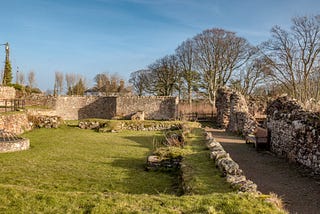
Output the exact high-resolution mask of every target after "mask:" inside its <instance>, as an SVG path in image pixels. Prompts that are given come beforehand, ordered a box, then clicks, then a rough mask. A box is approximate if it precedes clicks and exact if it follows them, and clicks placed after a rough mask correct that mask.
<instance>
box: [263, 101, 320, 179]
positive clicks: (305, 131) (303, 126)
mask: <svg viewBox="0 0 320 214" xmlns="http://www.w3.org/2000/svg"><path fill="white" fill-rule="evenodd" d="M267 115H268V117H267V118H268V120H267V127H268V129H269V133H270V136H271V150H272V151H273V152H274V153H276V154H277V155H279V156H283V157H286V158H287V159H288V160H289V161H292V162H297V163H299V164H301V165H303V166H305V167H307V168H309V169H312V171H313V172H314V173H316V174H320V136H319V134H320V119H319V115H317V114H315V113H313V112H308V111H306V110H304V109H303V108H302V107H301V106H300V105H299V104H298V103H297V102H296V101H294V100H290V99H289V98H288V97H286V96H284V97H280V98H278V99H277V100H275V101H273V102H272V103H270V104H269V105H268V108H267Z"/></svg>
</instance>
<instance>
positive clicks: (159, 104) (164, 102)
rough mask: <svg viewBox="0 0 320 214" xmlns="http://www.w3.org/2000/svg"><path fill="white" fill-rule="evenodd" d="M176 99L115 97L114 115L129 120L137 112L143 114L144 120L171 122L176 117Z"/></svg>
mask: <svg viewBox="0 0 320 214" xmlns="http://www.w3.org/2000/svg"><path fill="white" fill-rule="evenodd" d="M178 102H179V101H178V99H177V98H176V97H153V96H150V97H138V96H130V97H117V110H116V115H117V116H120V117H122V118H125V119H129V118H130V117H131V116H132V115H133V114H135V113H136V112H138V111H143V112H144V113H145V119H149V120H150V119H153V120H172V119H175V118H176V116H177V106H178Z"/></svg>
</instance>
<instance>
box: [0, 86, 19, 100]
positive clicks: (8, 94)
mask: <svg viewBox="0 0 320 214" xmlns="http://www.w3.org/2000/svg"><path fill="white" fill-rule="evenodd" d="M15 97H16V90H15V89H14V88H13V87H9V86H0V99H15Z"/></svg>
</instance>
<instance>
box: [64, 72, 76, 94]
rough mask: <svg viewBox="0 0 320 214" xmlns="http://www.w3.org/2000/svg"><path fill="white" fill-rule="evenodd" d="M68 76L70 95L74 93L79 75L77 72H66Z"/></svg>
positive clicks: (68, 92)
mask: <svg viewBox="0 0 320 214" xmlns="http://www.w3.org/2000/svg"><path fill="white" fill-rule="evenodd" d="M65 78H66V83H67V94H68V95H73V94H72V92H73V91H72V88H73V87H74V85H75V84H76V82H77V77H76V75H75V74H73V73H71V74H66V75H65Z"/></svg>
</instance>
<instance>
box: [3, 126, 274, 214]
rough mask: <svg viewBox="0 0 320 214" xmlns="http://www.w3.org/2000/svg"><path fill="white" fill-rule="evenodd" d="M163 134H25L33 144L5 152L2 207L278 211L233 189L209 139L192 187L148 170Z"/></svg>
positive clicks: (193, 157)
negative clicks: (184, 190)
mask: <svg viewBox="0 0 320 214" xmlns="http://www.w3.org/2000/svg"><path fill="white" fill-rule="evenodd" d="M154 136H158V137H160V136H161V133H160V132H138V131H123V132H120V133H98V132H94V131H92V130H81V129H78V128H71V127H67V126H65V127H62V128H59V129H37V130H34V131H32V132H29V133H26V134H24V137H27V138H29V139H30V142H31V149H30V150H27V151H22V152H15V153H3V154H0V201H1V203H0V213H258V212H260V213H276V212H277V210H276V209H275V208H274V207H273V206H272V205H271V204H269V203H266V202H264V200H263V197H258V198H257V197H252V196H250V195H247V194H243V195H238V194H236V193H234V192H232V191H231V189H230V188H229V186H228V185H227V184H226V183H225V182H224V179H223V178H221V177H220V176H219V172H218V171H216V169H215V168H214V163H212V162H210V161H209V159H208V154H209V152H208V151H207V150H205V149H204V146H203V145H202V143H201V142H202V141H203V137H199V135H197V134H194V136H193V138H190V139H189V141H190V145H189V146H187V147H186V149H187V150H188V151H189V152H188V155H187V156H186V158H185V160H184V161H185V163H186V164H187V165H188V167H189V168H190V170H189V174H188V176H189V179H188V182H189V184H190V185H191V186H192V188H191V189H192V191H191V192H190V193H189V194H188V195H184V196H177V192H178V191H177V185H176V184H177V177H176V175H174V174H170V173H164V172H146V171H145V170H144V164H145V162H146V157H147V156H148V155H149V154H151V153H152V150H153V144H152V142H153V138H154Z"/></svg>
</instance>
